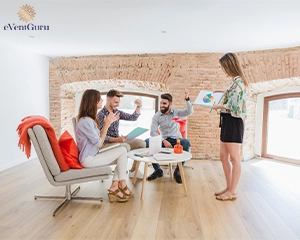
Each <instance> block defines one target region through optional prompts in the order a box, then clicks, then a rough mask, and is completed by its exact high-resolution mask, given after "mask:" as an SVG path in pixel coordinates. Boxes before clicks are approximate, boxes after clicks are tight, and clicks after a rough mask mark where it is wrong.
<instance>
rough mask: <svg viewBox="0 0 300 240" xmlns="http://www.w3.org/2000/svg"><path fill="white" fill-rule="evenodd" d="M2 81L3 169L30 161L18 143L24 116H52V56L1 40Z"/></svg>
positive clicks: (0, 159)
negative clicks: (18, 129) (50, 114)
mask: <svg viewBox="0 0 300 240" xmlns="http://www.w3.org/2000/svg"><path fill="white" fill-rule="evenodd" d="M0 82H1V86H0V111H1V117H0V134H1V135H0V153H1V157H0V171H1V170H4V169H6V168H9V167H12V166H14V165H17V164H20V163H22V162H24V161H28V160H27V157H26V155H25V153H24V152H22V151H21V150H20V148H19V147H18V141H19V136H18V134H17V132H16V129H17V127H18V125H19V123H20V121H21V119H22V118H24V117H25V116H28V115H42V116H44V117H46V118H48V119H49V59H48V57H45V56H41V55H37V54H35V53H31V52H28V51H26V50H22V49H18V48H16V47H13V46H10V45H7V44H5V43H2V42H0ZM32 149H34V148H33V147H32ZM34 157H36V154H35V152H34V150H33V151H32V154H31V159H32V158H34Z"/></svg>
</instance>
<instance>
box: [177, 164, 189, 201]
mask: <svg viewBox="0 0 300 240" xmlns="http://www.w3.org/2000/svg"><path fill="white" fill-rule="evenodd" d="M178 166H179V171H180V176H181V180H182V186H183V189H184V193H185V196H187V189H186V184H185V177H184V172H183V168H182V163H181V162H179V163H178Z"/></svg>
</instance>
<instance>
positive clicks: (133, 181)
mask: <svg viewBox="0 0 300 240" xmlns="http://www.w3.org/2000/svg"><path fill="white" fill-rule="evenodd" d="M140 163H141V162H139V161H136V164H135V171H134V175H133V179H132V184H133V185H135V183H136V175H137V173H138V171H139V167H140Z"/></svg>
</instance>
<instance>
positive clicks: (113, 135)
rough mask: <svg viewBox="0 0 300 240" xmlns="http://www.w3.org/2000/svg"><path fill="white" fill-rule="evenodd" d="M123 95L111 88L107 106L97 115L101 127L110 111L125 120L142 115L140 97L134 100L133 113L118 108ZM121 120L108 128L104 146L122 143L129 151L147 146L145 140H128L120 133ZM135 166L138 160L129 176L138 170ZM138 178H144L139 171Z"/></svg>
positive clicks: (107, 95)
mask: <svg viewBox="0 0 300 240" xmlns="http://www.w3.org/2000/svg"><path fill="white" fill-rule="evenodd" d="M121 97H123V94H122V93H121V92H120V91H118V90H115V89H111V90H110V91H108V93H107V94H106V103H105V106H104V107H103V108H102V109H101V110H100V111H99V112H98V115H97V118H98V119H99V121H100V127H101V129H102V127H103V123H104V118H105V116H108V115H109V113H110V112H112V113H117V114H118V115H119V120H125V121H136V120H137V119H138V117H139V116H140V114H141V106H142V101H141V100H140V99H136V100H135V101H134V103H135V104H136V108H135V111H134V112H133V113H132V114H129V113H125V112H123V111H121V110H119V109H117V107H119V104H120V98H121ZM119 120H117V121H115V122H113V123H112V124H111V125H110V127H109V128H108V130H107V135H106V137H105V142H104V146H103V147H107V146H109V145H110V143H122V145H124V146H125V147H126V149H127V152H129V151H130V150H134V149H138V148H145V147H146V143H145V141H144V140H142V139H137V138H135V139H132V140H126V138H127V136H122V135H121V136H120V135H119ZM101 129H100V130H101ZM135 166H136V162H135V161H134V162H133V165H132V167H131V169H130V172H129V177H133V174H134V171H135V170H136V169H135ZM137 170H138V169H137ZM137 178H139V179H142V178H143V174H142V173H141V172H138V174H137Z"/></svg>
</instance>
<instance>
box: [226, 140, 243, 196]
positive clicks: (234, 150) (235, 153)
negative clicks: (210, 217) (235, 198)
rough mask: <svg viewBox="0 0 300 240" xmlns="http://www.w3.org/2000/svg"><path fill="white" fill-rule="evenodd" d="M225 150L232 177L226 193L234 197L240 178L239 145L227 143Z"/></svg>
mask: <svg viewBox="0 0 300 240" xmlns="http://www.w3.org/2000/svg"><path fill="white" fill-rule="evenodd" d="M227 149H228V152H229V155H230V161H231V163H232V176H231V182H230V185H229V186H228V191H229V193H230V194H231V195H234V194H235V190H236V187H237V185H238V182H239V179H240V176H241V157H240V144H239V143H227Z"/></svg>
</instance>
